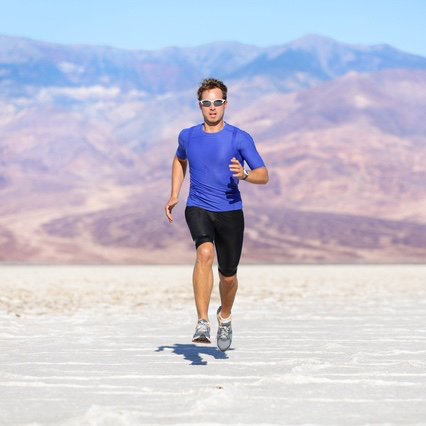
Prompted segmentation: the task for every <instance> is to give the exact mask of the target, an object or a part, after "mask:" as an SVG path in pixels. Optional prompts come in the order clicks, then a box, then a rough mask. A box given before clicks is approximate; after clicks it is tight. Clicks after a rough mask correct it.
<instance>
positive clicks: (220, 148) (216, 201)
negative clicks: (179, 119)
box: [176, 123, 265, 212]
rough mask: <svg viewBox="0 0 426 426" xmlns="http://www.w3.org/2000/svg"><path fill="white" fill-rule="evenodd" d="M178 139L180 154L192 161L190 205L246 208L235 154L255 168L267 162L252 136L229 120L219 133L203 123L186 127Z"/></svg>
mask: <svg viewBox="0 0 426 426" xmlns="http://www.w3.org/2000/svg"><path fill="white" fill-rule="evenodd" d="M178 142H179V146H178V148H177V151H176V156H177V157H178V158H179V159H180V160H188V163H189V174H190V189H189V196H188V200H187V206H194V207H201V208H204V209H206V210H209V211H215V212H221V211H230V210H240V209H242V200H241V194H240V191H239V189H238V183H239V179H238V178H234V177H233V176H232V175H233V173H232V172H231V171H230V170H229V164H230V163H231V159H232V158H233V157H235V158H236V159H237V160H238V161H239V162H240V163H241V165H244V161H245V162H246V163H247V165H248V166H249V167H250V168H251V169H256V168H259V167H263V166H264V165H265V164H264V162H263V160H262V158H261V157H260V155H259V153H258V152H257V149H256V146H255V144H254V141H253V139H252V137H251V136H250V135H249V134H248V133H247V132H245V131H243V130H241V129H239V128H237V127H235V126H231V125H230V124H227V123H225V126H224V128H223V129H222V130H221V131H219V132H216V133H206V132H205V131H204V129H203V125H202V124H199V125H197V126H194V127H191V128H188V129H184V130H182V131H181V132H180V134H179V140H178Z"/></svg>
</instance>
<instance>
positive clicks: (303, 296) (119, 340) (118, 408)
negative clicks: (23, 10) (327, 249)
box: [0, 265, 426, 426]
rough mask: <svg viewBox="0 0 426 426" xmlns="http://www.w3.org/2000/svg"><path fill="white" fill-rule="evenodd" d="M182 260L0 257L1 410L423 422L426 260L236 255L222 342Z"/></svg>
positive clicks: (185, 419)
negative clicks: (47, 262) (279, 261)
mask: <svg viewBox="0 0 426 426" xmlns="http://www.w3.org/2000/svg"><path fill="white" fill-rule="evenodd" d="M191 274H192V267H191V266H189V265H183V266H167V265H163V266H18V265H3V266H1V268H0V341H1V353H0V360H1V369H0V395H1V410H0V424H1V425H20V426H30V425H31V426H36V425H43V426H51V425H64V426H71V425H72V426H74V425H75V426H77V425H79V426H80V425H142V424H143V425H161V424H163V425H190V424H197V425H221V424H224V423H225V424H234V425H243V424H244V425H247V424H253V425H254V424H255V425H424V424H426V298H425V295H426V265H272V266H269V265H241V267H240V270H239V278H240V288H239V293H238V295H237V300H236V304H235V306H234V310H233V329H234V340H233V344H232V347H231V349H230V350H229V351H227V352H225V353H222V352H220V351H219V350H218V349H217V348H216V346H215V343H216V342H215V338H214V337H215V334H214V333H215V331H216V320H215V318H214V316H215V315H214V313H215V311H216V309H217V306H218V304H219V300H218V294H217V293H218V291H217V280H216V283H215V288H214V290H213V295H212V303H211V307H210V315H211V318H210V320H211V323H212V331H213V342H212V344H211V345H195V344H193V343H192V342H191V337H192V333H193V331H194V327H195V322H196V316H195V308H194V304H193V300H192V287H191Z"/></svg>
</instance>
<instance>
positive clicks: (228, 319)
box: [219, 314, 232, 324]
mask: <svg viewBox="0 0 426 426" xmlns="http://www.w3.org/2000/svg"><path fill="white" fill-rule="evenodd" d="M219 318H220V320H221V322H222V324H223V323H225V324H226V323H228V322H231V319H232V315H229V317H228V318H222V315H221V314H219Z"/></svg>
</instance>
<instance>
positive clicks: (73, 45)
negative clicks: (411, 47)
mask: <svg viewBox="0 0 426 426" xmlns="http://www.w3.org/2000/svg"><path fill="white" fill-rule="evenodd" d="M0 37H9V38H16V39H23V40H28V41H31V42H36V43H44V44H52V45H59V46H67V47H77V46H79V47H81V46H82V47H93V48H106V49H116V50H124V51H142V52H155V51H159V50H165V49H197V48H199V47H202V46H208V45H214V44H222V43H223V44H227V43H229V44H233V43H235V44H240V45H245V46H253V47H256V48H259V49H268V48H272V47H280V46H286V45H288V44H292V43H294V42H297V41H299V40H303V39H305V38H308V37H318V38H324V39H329V40H332V41H334V42H336V43H338V44H342V45H348V46H354V47H359V46H366V47H374V46H389V47H391V48H394V49H396V50H399V51H401V52H403V53H406V54H409V55H414V56H419V57H424V58H426V53H425V54H424V55H421V54H417V53H412V52H408V51H405V50H401V49H399V48H398V47H396V46H393V45H391V44H389V43H375V44H365V43H348V42H344V41H341V40H338V39H336V38H333V37H329V36H326V35H324V34H316V33H310V34H305V35H302V36H301V37H299V38H296V39H292V40H288V41H287V42H284V43H282V44H272V45H270V46H258V45H255V44H250V43H245V42H240V41H236V40H217V41H211V42H206V43H203V44H199V45H195V46H175V45H171V46H165V47H161V48H157V49H143V48H140V49H130V48H123V47H117V46H111V45H108V44H91V43H59V42H52V41H46V40H40V39H37V38H32V37H24V36H17V35H10V34H4V33H0Z"/></svg>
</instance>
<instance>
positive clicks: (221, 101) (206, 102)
mask: <svg viewBox="0 0 426 426" xmlns="http://www.w3.org/2000/svg"><path fill="white" fill-rule="evenodd" d="M199 102H200V105H202V106H203V107H209V106H210V105H211V104H212V103H213V105H214V106H215V107H218V106H221V105H223V104H224V103H225V102H226V99H215V100H214V101H209V100H207V99H204V100H202V101H199Z"/></svg>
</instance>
